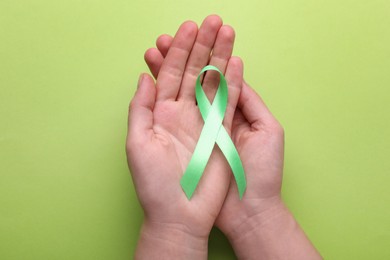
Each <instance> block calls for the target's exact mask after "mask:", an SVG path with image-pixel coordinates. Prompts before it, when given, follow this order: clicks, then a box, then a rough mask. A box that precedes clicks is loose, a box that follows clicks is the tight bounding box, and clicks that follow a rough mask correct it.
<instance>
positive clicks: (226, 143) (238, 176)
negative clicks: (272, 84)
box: [180, 65, 246, 199]
mask: <svg viewBox="0 0 390 260" xmlns="http://www.w3.org/2000/svg"><path fill="white" fill-rule="evenodd" d="M208 70H214V71H217V72H218V73H219V75H220V79H219V81H220V82H219V86H218V90H217V93H216V94H215V98H214V101H213V103H212V104H210V102H209V100H208V99H207V96H206V94H205V93H204V91H203V88H202V85H201V83H200V78H201V75H202V74H203V73H204V72H206V71H208ZM195 94H196V101H197V102H198V107H199V110H200V113H201V115H202V118H203V121H204V126H203V129H202V132H201V133H200V137H199V140H198V143H197V144H196V147H195V150H194V153H193V155H192V157H191V160H190V162H189V164H188V166H187V169H186V171H185V172H184V175H183V177H182V178H181V180H180V184H181V186H182V188H183V190H184V192H185V194H186V195H187V198H188V199H191V197H192V195H193V193H194V191H195V189H196V186H197V185H198V183H199V180H200V178H201V177H202V174H203V171H204V169H205V168H206V165H207V162H208V160H209V158H210V155H211V153H212V151H213V148H214V144H215V143H217V144H218V146H219V148H220V149H221V151H222V153H223V154H224V156H225V158H226V160H227V161H228V163H229V165H230V168H231V169H232V172H233V175H234V178H235V180H236V183H237V187H238V193H239V196H240V199H242V196H243V194H244V192H245V189H246V179H245V173H244V168H243V166H242V162H241V159H240V156H239V154H238V152H237V149H236V147H235V146H234V144H233V141H232V139H231V138H230V136H229V134H228V133H227V132H226V130H225V128H224V127H223V125H222V121H223V118H224V116H225V112H226V106H227V100H228V87H227V83H226V79H225V77H224V75H223V74H222V72H221V71H220V70H219V69H218V68H216V67H214V66H211V65H208V66H206V67H204V68H203V69H202V71H201V72H200V73H199V76H198V78H197V80H196V85H195Z"/></svg>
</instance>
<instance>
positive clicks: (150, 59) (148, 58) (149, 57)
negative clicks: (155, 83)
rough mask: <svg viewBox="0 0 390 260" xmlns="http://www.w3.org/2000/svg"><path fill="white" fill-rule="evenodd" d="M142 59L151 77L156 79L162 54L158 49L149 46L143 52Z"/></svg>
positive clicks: (161, 61) (162, 58) (162, 59)
mask: <svg viewBox="0 0 390 260" xmlns="http://www.w3.org/2000/svg"><path fill="white" fill-rule="evenodd" d="M144 59H145V62H146V64H147V65H148V67H149V70H150V72H151V73H152V75H153V77H154V78H155V79H157V76H158V72H159V71H160V69H161V64H162V63H163V61H164V57H163V55H162V54H161V53H160V51H159V50H158V49H156V48H150V49H148V50H147V51H146V52H145V55H144Z"/></svg>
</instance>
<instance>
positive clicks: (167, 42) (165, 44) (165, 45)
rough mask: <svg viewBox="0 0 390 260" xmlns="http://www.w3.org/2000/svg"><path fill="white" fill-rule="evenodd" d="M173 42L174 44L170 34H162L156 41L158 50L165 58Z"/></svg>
mask: <svg viewBox="0 0 390 260" xmlns="http://www.w3.org/2000/svg"><path fill="white" fill-rule="evenodd" d="M172 42H173V37H172V36H170V35H168V34H162V35H160V36H159V37H158V38H157V41H156V46H157V49H158V50H159V51H160V52H161V54H162V56H163V57H164V58H165V56H167V53H168V50H169V48H170V47H171V45H172Z"/></svg>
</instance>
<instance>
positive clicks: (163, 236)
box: [136, 220, 208, 260]
mask: <svg viewBox="0 0 390 260" xmlns="http://www.w3.org/2000/svg"><path fill="white" fill-rule="evenodd" d="M207 246H208V236H206V237H203V236H195V235H193V234H191V232H190V231H189V230H188V228H187V227H186V226H184V225H181V224H173V223H156V222H151V221H147V220H145V221H144V223H143V225H142V228H141V233H140V239H139V242H138V245H137V251H136V259H141V260H142V259H207Z"/></svg>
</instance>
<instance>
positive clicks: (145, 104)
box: [128, 73, 156, 141]
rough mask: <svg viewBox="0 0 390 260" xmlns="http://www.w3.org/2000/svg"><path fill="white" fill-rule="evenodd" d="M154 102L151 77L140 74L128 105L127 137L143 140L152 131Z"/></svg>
mask: <svg viewBox="0 0 390 260" xmlns="http://www.w3.org/2000/svg"><path fill="white" fill-rule="evenodd" d="M155 102H156V88H155V83H154V81H153V79H152V77H151V76H150V75H148V74H146V73H144V74H141V75H140V78H139V80H138V87H137V91H136V92H135V95H134V97H133V99H132V101H131V102H130V107H129V126H128V139H130V140H134V141H136V140H138V141H142V140H145V138H146V137H148V136H150V134H152V133H153V108H154V104H155Z"/></svg>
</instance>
